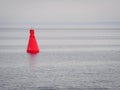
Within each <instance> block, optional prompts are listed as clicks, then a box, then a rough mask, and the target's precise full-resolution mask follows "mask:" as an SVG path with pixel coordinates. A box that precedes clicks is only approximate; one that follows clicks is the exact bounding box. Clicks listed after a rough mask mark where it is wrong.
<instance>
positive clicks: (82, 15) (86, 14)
mask: <svg viewBox="0 0 120 90" xmlns="http://www.w3.org/2000/svg"><path fill="white" fill-rule="evenodd" d="M86 22H120V0H0V23H86Z"/></svg>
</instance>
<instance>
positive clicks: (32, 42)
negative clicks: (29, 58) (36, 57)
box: [27, 29, 39, 54]
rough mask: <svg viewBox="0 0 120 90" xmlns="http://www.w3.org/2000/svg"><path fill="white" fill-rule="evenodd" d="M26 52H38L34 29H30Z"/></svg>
mask: <svg viewBox="0 0 120 90" xmlns="http://www.w3.org/2000/svg"><path fill="white" fill-rule="evenodd" d="M27 53H31V54H36V53H39V47H38V44H37V41H36V38H35V35H34V29H30V36H29V42H28V46H27Z"/></svg>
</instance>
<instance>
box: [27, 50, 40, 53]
mask: <svg viewBox="0 0 120 90" xmlns="http://www.w3.org/2000/svg"><path fill="white" fill-rule="evenodd" d="M27 53H30V54H37V53H39V51H30V50H27Z"/></svg>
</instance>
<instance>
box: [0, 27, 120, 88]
mask: <svg viewBox="0 0 120 90" xmlns="http://www.w3.org/2000/svg"><path fill="white" fill-rule="evenodd" d="M35 34H36V38H37V41H38V43H39V47H40V50H41V52H40V53H39V54H37V55H29V54H27V53H26V47H27V43H28V38H29V30H27V29H24V30H23V29H19V28H18V29H4V30H3V29H1V30H0V90H120V77H119V76H120V60H119V59H120V30H119V29H116V30H115V29H84V30H83V29H75V30H74V29H70V30H68V29H66V30H63V29H62V30H60V29H59V30H52V29H50V30H38V29H36V31H35Z"/></svg>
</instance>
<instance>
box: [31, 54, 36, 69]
mask: <svg viewBox="0 0 120 90" xmlns="http://www.w3.org/2000/svg"><path fill="white" fill-rule="evenodd" d="M36 56H37V54H29V65H30V69H31V70H34V69H35V67H36Z"/></svg>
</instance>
